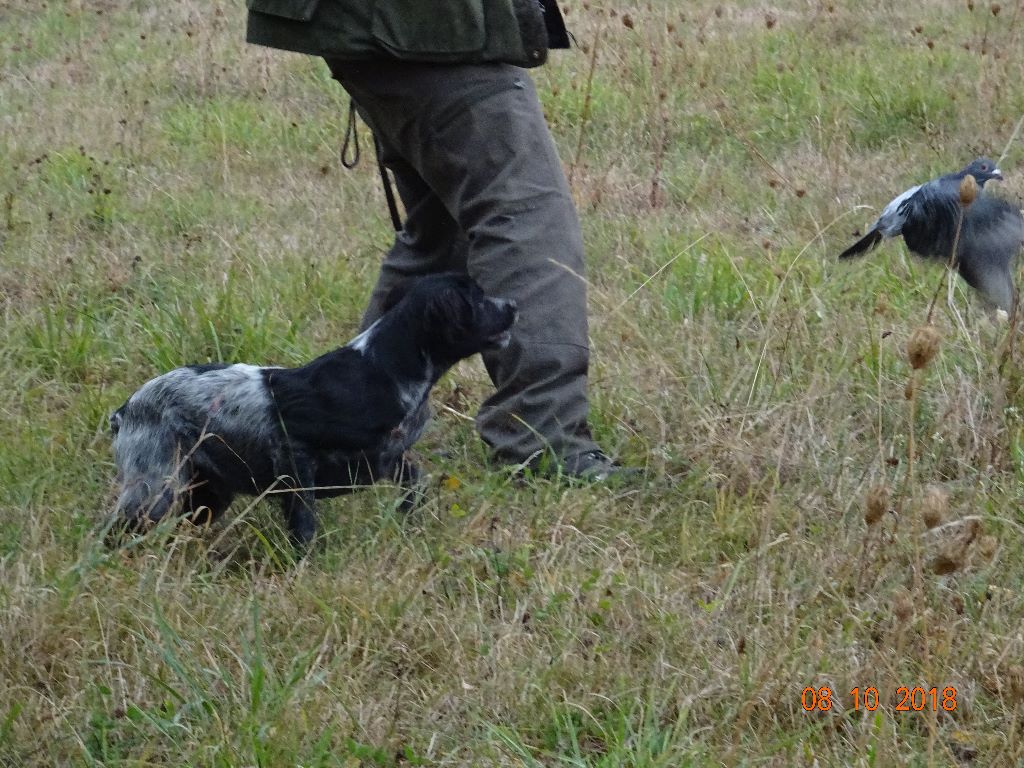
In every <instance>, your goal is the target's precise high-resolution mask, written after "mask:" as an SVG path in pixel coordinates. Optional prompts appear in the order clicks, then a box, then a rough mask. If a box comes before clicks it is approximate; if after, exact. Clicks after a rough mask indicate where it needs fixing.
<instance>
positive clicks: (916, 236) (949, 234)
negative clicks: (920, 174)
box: [899, 179, 960, 259]
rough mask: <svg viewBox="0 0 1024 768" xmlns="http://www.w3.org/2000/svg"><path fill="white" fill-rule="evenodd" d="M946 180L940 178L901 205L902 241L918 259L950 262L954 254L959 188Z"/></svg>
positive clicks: (958, 213)
mask: <svg viewBox="0 0 1024 768" xmlns="http://www.w3.org/2000/svg"><path fill="white" fill-rule="evenodd" d="M944 181H945V179H938V180H936V181H933V182H929V183H927V184H925V185H923V186H922V187H921V188H920V189H919V190H918V191H917V193H916V194H914V195H913V196H912V197H910V198H908V199H907V200H905V201H904V202H903V203H902V204H901V205H900V208H899V210H900V211H902V215H903V225H902V232H903V240H904V241H905V242H906V244H907V248H909V249H910V250H911V251H912V252H913V253H916V254H917V255H918V256H924V257H926V258H936V259H949V257H950V256H951V255H952V253H953V240H954V238H955V236H956V228H957V222H958V220H959V217H960V197H959V194H958V192H957V187H956V185H952V186H951V185H949V184H945V183H943V182H944Z"/></svg>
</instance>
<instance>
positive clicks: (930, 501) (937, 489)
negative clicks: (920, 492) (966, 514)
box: [921, 485, 949, 530]
mask: <svg viewBox="0 0 1024 768" xmlns="http://www.w3.org/2000/svg"><path fill="white" fill-rule="evenodd" d="M948 511H949V492H948V491H946V489H945V488H942V487H941V486H938V485H929V486H928V487H927V488H926V489H925V491H924V498H923V499H921V519H922V520H923V521H924V525H925V528H928V529H929V530H930V529H932V528H935V527H936V526H939V525H942V521H943V520H945V519H946V513H947V512H948Z"/></svg>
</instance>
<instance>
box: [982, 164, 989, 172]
mask: <svg viewBox="0 0 1024 768" xmlns="http://www.w3.org/2000/svg"><path fill="white" fill-rule="evenodd" d="M981 170H983V171H987V170H988V163H982V164H981Z"/></svg>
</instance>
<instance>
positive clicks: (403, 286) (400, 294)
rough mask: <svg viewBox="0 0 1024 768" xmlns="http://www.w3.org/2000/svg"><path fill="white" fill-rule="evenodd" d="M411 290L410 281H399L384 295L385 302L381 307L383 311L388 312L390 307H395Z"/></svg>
mask: <svg viewBox="0 0 1024 768" xmlns="http://www.w3.org/2000/svg"><path fill="white" fill-rule="evenodd" d="M408 292H409V281H408V280H407V281H405V282H404V283H399V284H398V285H396V286H395V287H394V288H392V289H391V290H390V291H388V295H387V296H385V297H384V304H383V306H382V307H381V311H382V312H387V311H388V310H389V309H391V308H392V307H394V306H395V305H396V304H397V303H398V302H400V301H401V300H402V299H404V298H405V294H407V293H408Z"/></svg>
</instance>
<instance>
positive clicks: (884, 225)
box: [839, 185, 921, 259]
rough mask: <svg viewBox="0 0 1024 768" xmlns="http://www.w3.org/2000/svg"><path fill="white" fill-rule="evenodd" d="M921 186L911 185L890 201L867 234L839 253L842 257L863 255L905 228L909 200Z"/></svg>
mask: <svg viewBox="0 0 1024 768" xmlns="http://www.w3.org/2000/svg"><path fill="white" fill-rule="evenodd" d="M920 188H921V186H920V185H918V186H916V187H911V188H910V189H908V190H907V191H906V192H904V193H903V194H901V195H899V196H898V197H896V198H894V199H893V200H891V201H889V204H888V205H887V206H885V208H884V210H883V211H882V215H881V216H879V217H878V219H877V220H876V221H875V223H874V224H872V225H871V228H870V229H869V230H868V232H867V234H866V235H864V237H862V238H861V239H860V240H858V241H857V242H856V243H854V244H853V245H851V246H850V247H849V248H847V249H846V250H845V251H843V252H842V253H840V254H839V258H840V259H848V258H850V257H851V256H861V255H863V254H865V253H868V252H869V251H871V250H873V249H874V248H875V247H877V246H878V244H879V243H880V242H882V240H884V239H885V238H887V237H895V236H896V235H898V234H899V233H900V231H901V230H902V229H903V222H904V220H905V219H906V212H905V209H906V205H907V201H908V200H909V199H910V198H912V197H913V196H914V194H915V193H916V192H917V191H918V190H919V189H920Z"/></svg>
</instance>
